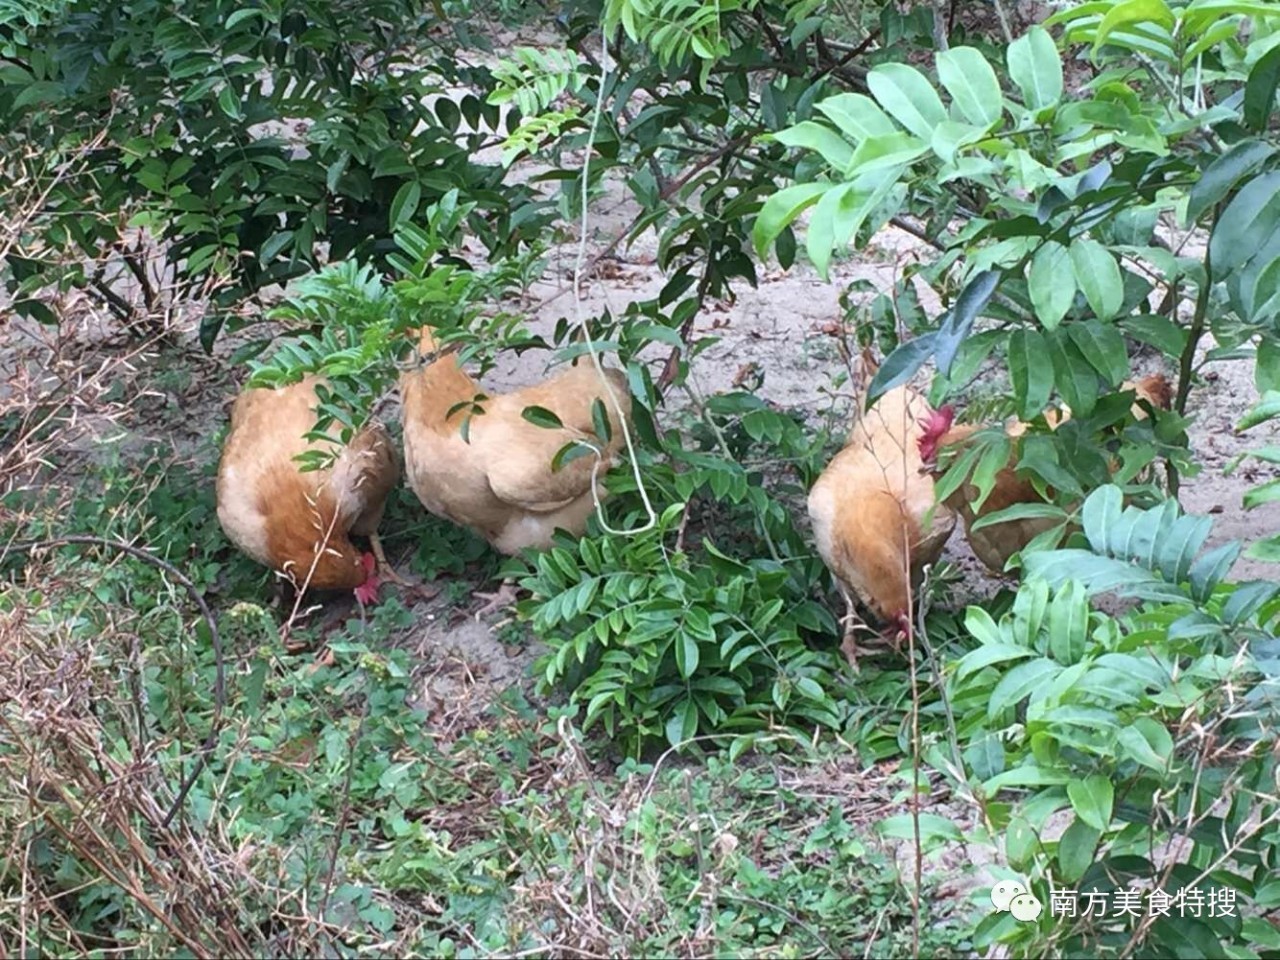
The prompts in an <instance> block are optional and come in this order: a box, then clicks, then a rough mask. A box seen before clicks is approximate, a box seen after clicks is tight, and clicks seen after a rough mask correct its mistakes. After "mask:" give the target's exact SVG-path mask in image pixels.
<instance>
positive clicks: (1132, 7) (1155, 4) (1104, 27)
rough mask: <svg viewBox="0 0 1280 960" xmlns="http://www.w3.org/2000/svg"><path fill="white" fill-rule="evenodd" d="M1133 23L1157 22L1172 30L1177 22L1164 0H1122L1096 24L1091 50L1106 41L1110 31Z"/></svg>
mask: <svg viewBox="0 0 1280 960" xmlns="http://www.w3.org/2000/svg"><path fill="white" fill-rule="evenodd" d="M1134 23H1158V24H1160V25H1161V26H1162V27H1167V28H1168V29H1170V30H1172V29H1173V28H1174V26H1175V25H1176V24H1177V20H1176V19H1175V18H1174V16H1173V11H1172V10H1170V9H1169V6H1168V4H1166V3H1165V2H1164V0H1124V2H1122V3H1117V4H1116V5H1115V6H1114V7H1112V8H1111V10H1110V11H1108V13H1107V15H1106V16H1105V17H1103V18H1102V22H1101V23H1100V24H1098V32H1097V34H1095V35H1094V38H1093V52H1094V53H1097V52H1098V48H1099V47H1101V46H1102V45H1103V44H1104V43H1106V41H1107V37H1109V36H1110V35H1111V33H1112V32H1113V31H1114V30H1116V29H1118V28H1120V27H1124V26H1128V25H1130V24H1134Z"/></svg>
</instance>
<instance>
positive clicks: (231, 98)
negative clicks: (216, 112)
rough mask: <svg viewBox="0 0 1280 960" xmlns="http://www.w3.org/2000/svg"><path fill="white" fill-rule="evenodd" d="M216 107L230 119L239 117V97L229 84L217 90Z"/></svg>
mask: <svg viewBox="0 0 1280 960" xmlns="http://www.w3.org/2000/svg"><path fill="white" fill-rule="evenodd" d="M218 108H219V109H220V110H222V112H223V113H225V114H226V115H227V116H228V117H230V118H231V119H232V120H239V119H240V98H239V97H238V96H236V91H235V88H234V87H232V86H231V85H230V84H227V85H226V86H225V87H223V88H222V89H221V90H219V91H218Z"/></svg>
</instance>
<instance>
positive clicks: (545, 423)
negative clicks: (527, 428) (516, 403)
mask: <svg viewBox="0 0 1280 960" xmlns="http://www.w3.org/2000/svg"><path fill="white" fill-rule="evenodd" d="M520 416H522V417H524V419H526V420H528V421H529V422H530V423H532V424H533V425H534V426H535V427H542V428H543V429H544V430H556V429H559V428H561V427H563V426H564V424H563V423H562V422H561V420H560V418H559V417H557V416H556V415H555V414H554V413H552V412H551V411H550V410H548V409H547V408H546V407H534V406H530V407H525V408H524V409H523V410H521V411H520Z"/></svg>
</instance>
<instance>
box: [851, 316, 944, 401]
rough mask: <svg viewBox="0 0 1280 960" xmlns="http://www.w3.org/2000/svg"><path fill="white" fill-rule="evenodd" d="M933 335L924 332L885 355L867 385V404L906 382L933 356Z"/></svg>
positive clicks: (934, 335)
mask: <svg viewBox="0 0 1280 960" xmlns="http://www.w3.org/2000/svg"><path fill="white" fill-rule="evenodd" d="M935 337H936V334H934V333H926V334H925V335H924V336H921V337H916V338H915V339H914V340H908V341H907V342H906V343H900V344H898V346H897V347H896V348H895V349H894V351H893V353H891V354H889V356H887V357H885V359H884V363H882V364H880V369H879V370H877V371H876V375H875V376H874V377H872V378H871V384H870V386H868V387H867V404H868V406H869V405H870V404H872V403H874V402H875V401H876V400H878V399H879V398H880V397H881V396H883V395H884V394H886V393H888V392H889V391H890V390H892V389H893V388H894V387H896V386H898V384H900V383H906V382H907V381H908V380H910V379H911V378H912V377H913V376H914V375H915V373H916V371H917V370H919V369H920V368H921V367H922V366H924V362H925V361H926V360H928V359H929V358H930V357H931V356H933V345H934V340H935Z"/></svg>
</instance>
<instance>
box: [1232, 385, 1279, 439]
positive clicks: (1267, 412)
mask: <svg viewBox="0 0 1280 960" xmlns="http://www.w3.org/2000/svg"><path fill="white" fill-rule="evenodd" d="M1277 417H1280V390H1268V391H1267V392H1266V393H1265V394H1263V395H1262V399H1260V400H1259V401H1258V402H1257V403H1256V404H1254V406H1253V409H1252V410H1250V411H1249V412H1248V413H1246V414H1245V415H1244V416H1243V417H1241V418H1240V422H1239V423H1238V424H1236V429H1237V430H1249V429H1252V428H1253V427H1256V426H1258V425H1259V424H1262V423H1266V422H1267V421H1268V420H1274V419H1276V418H1277Z"/></svg>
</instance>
